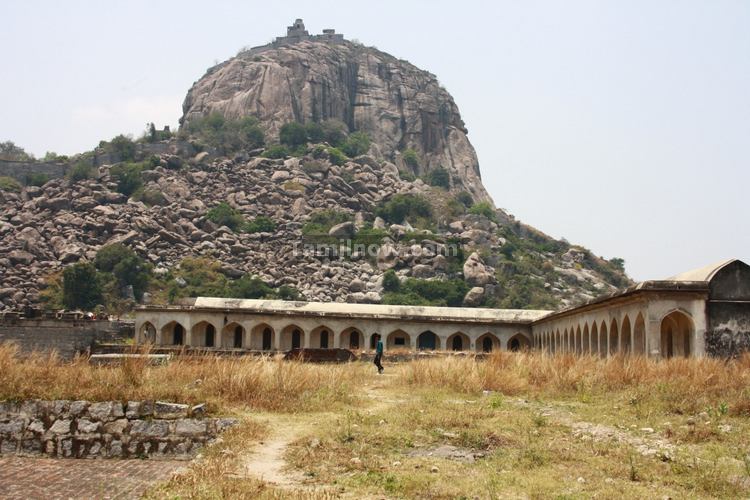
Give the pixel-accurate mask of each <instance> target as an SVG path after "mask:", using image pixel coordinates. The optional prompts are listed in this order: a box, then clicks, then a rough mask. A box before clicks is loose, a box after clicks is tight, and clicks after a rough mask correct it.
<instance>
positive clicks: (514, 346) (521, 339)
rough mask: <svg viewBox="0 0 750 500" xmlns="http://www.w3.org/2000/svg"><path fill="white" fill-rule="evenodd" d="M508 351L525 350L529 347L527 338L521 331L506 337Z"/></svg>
mask: <svg viewBox="0 0 750 500" xmlns="http://www.w3.org/2000/svg"><path fill="white" fill-rule="evenodd" d="M507 347H508V350H509V351H514V352H518V351H526V350H528V349H529V339H528V338H527V337H526V335H524V334H523V333H517V334H515V335H513V336H512V337H511V338H509V339H508V345H507Z"/></svg>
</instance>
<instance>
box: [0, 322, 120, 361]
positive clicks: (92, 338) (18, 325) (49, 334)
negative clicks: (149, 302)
mask: <svg viewBox="0 0 750 500" xmlns="http://www.w3.org/2000/svg"><path fill="white" fill-rule="evenodd" d="M132 337H133V324H132V323H129V322H123V321H103V320H83V319H52V318H39V319H36V318H32V319H25V318H16V317H14V316H13V315H8V314H6V315H4V316H3V317H2V319H0V343H4V342H13V343H14V344H16V345H18V347H19V348H20V350H21V352H23V353H31V352H33V351H38V352H51V351H57V353H58V354H59V355H60V357H62V358H64V359H71V358H73V357H74V356H75V355H76V354H77V353H85V352H87V351H89V350H90V349H91V348H92V347H94V345H95V344H96V343H107V342H118V341H119V342H121V341H123V340H125V339H128V338H132Z"/></svg>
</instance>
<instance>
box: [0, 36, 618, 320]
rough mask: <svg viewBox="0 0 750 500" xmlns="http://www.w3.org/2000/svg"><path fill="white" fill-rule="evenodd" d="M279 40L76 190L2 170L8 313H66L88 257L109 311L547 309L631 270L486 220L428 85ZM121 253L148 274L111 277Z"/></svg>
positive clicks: (504, 219) (452, 108)
mask: <svg viewBox="0 0 750 500" xmlns="http://www.w3.org/2000/svg"><path fill="white" fill-rule="evenodd" d="M290 28H291V27H290ZM287 42H288V40H285V41H284V42H283V43H275V44H272V45H270V46H266V47H261V48H256V49H251V50H248V51H243V52H241V53H240V54H239V55H238V56H237V57H235V58H232V59H230V60H229V61H227V62H225V63H222V64H220V65H218V66H216V67H214V68H211V69H210V70H209V71H208V73H207V74H206V75H205V76H204V77H203V78H202V79H201V80H200V81H198V82H197V83H196V84H195V85H193V87H192V88H191V90H190V92H189V93H188V96H187V98H186V100H185V106H184V112H185V114H184V116H183V120H182V123H183V126H182V130H181V131H180V133H179V134H178V135H177V136H174V135H173V134H170V133H169V132H167V131H164V132H163V133H162V132H161V131H158V132H157V131H156V130H154V129H152V130H151V131H150V133H148V134H146V135H144V137H143V138H141V139H140V140H139V141H137V143H134V142H132V141H129V140H128V139H127V138H123V137H118V138H115V139H114V140H112V141H110V142H103V143H102V145H101V147H100V148H98V150H97V151H95V152H92V153H87V154H84V155H81V156H79V157H76V158H73V159H71V160H70V161H69V163H68V167H67V171H68V173H67V176H66V177H65V178H57V179H49V180H48V179H47V178H44V179H39V177H38V176H36V177H35V176H33V175H32V176H30V177H29V179H34V182H31V183H29V184H28V185H20V184H19V183H17V182H16V181H14V180H12V179H9V178H4V179H3V178H1V177H0V203H2V206H3V211H2V213H0V281H1V282H2V288H0V301H1V305H0V307H1V308H4V309H14V308H20V307H24V306H29V305H37V304H39V303H40V301H41V300H42V299H44V300H45V301H46V303H47V306H48V307H61V306H62V304H63V303H65V299H64V297H63V295H62V294H63V287H62V285H61V273H62V270H63V269H66V268H68V267H70V266H74V265H76V264H81V263H83V262H93V261H97V269H98V271H97V272H99V273H100V274H102V273H104V274H106V273H110V275H111V274H112V273H114V274H116V275H117V276H118V280H119V281H118V280H116V281H117V283H118V284H117V285H116V286H114V288H112V287H110V289H109V290H110V291H109V296H107V297H105V296H102V297H98V298H96V300H98V301H100V302H102V303H105V302H106V303H105V304H104V305H110V304H111V302H112V296H113V295H117V296H119V297H121V298H123V299H127V298H128V297H130V298H131V299H134V298H135V299H139V300H140V299H142V300H145V301H148V300H151V301H159V302H162V301H170V300H175V299H176V298H179V297H180V296H187V295H196V294H206V295H209V294H211V295H224V296H245V297H259V296H281V297H290V298H300V299H304V300H319V301H347V302H370V303H378V302H388V303H411V304H447V305H462V304H463V305H467V306H486V307H513V308H552V307H557V306H565V305H570V304H573V303H576V302H579V301H581V300H586V299H590V298H593V297H594V296H596V295H600V294H602V293H608V292H611V291H614V290H616V289H617V287H622V286H625V285H627V284H629V283H630V281H629V280H628V278H627V276H625V274H624V271H623V269H622V265H621V262H619V261H613V262H609V261H606V260H603V259H601V258H598V257H596V256H594V255H593V254H592V253H591V252H590V251H588V250H586V249H585V248H583V247H579V246H574V245H570V244H569V243H567V242H565V241H557V240H554V239H552V238H550V237H548V236H546V235H545V234H544V233H542V232H540V231H538V230H536V229H534V228H531V227H529V226H526V225H524V224H521V223H520V222H518V221H516V220H515V219H514V218H513V217H511V216H509V215H508V214H506V213H504V212H503V211H501V210H497V209H495V208H494V205H493V204H492V203H491V199H490V198H489V195H488V194H487V193H486V191H485V189H484V187H483V186H482V184H481V181H480V178H479V167H478V162H477V159H476V155H475V153H474V150H473V148H472V146H471V144H470V143H469V141H468V139H467V136H466V129H465V128H464V125H463V122H462V121H461V118H460V115H459V113H458V109H457V108H456V105H455V103H454V102H453V100H452V98H451V97H450V95H448V93H447V92H446V91H445V90H444V89H442V88H441V87H440V86H439V84H438V82H437V80H436V79H435V77H434V76H433V75H431V74H429V73H427V72H424V71H421V70H419V69H417V68H415V67H414V66H412V65H411V64H409V63H407V62H405V61H401V60H397V59H395V58H393V57H391V56H389V55H387V54H384V53H382V52H380V51H377V50H375V49H371V48H365V47H362V46H360V45H358V44H353V43H350V42H347V41H345V40H340V39H337V40H336V41H335V43H333V42H331V41H330V40H317V39H315V38H314V37H307V36H302V37H297V38H296V39H293V40H292V42H293V43H287ZM248 117H250V118H248ZM289 124H295V126H294V127H292V126H290V125H289ZM285 130H286V132H287V135H286V136H285V135H284V134H285ZM331 131H333V132H335V133H333V134H331ZM291 132H301V133H302V134H303V135H302V140H301V141H300V140H296V142H295V140H292V139H290V138H289V137H290V135H289V133H291ZM292 135H293V134H292ZM355 138H356V139H357V140H356V141H355ZM363 141H364V142H363ZM279 142H282V143H284V144H278V143H279ZM352 142H354V146H352ZM287 146H288V147H287ZM355 146H356V147H355ZM345 152H346V153H345ZM29 169H30V173H31V174H33V169H34V167H33V164H30V166H29ZM441 171H442V172H443V173H445V172H446V171H447V174H448V175H447V177H440V176H439V175H435V174H436V173H439V172H441ZM34 184H36V185H34ZM115 244H119V245H124V247H127V248H129V249H131V250H132V251H133V252H134V256H133V259H134V260H131V261H128V262H131V264H132V262H136V263H137V265H135V268H137V269H139V270H141V271H142V272H143V273H147V274H148V279H147V280H145V281H143V280H141V278H138V277H136V275H135V274H133V273H129V272H125V271H123V269H125V268H122V269H120V271H118V270H117V268H116V266H115V264H117V263H116V262H111V263H110V264H107V265H108V266H109V267H107V268H106V269H105V268H103V267H102V264H101V261H105V260H106V259H97V255H98V254H99V255H100V257H101V253H102V249H103V248H109V249H111V248H114V247H113V245H115ZM128 251H130V250H128ZM118 255H124V254H118ZM122 258H123V259H125V258H126V256H124V257H122ZM196 259H197V260H196ZM105 267H106V266H105ZM125 267H127V266H125ZM131 267H132V266H131ZM128 269H130V268H128ZM105 271H106V272H105ZM139 272H140V271H139ZM118 273H119V274H118ZM97 279H98V278H97ZM123 280H124V281H123ZM128 280H131V281H130V282H129V281H128ZM136 281H138V282H139V283H141V284H140V285H137V284H136ZM134 289H135V293H134ZM113 290H114V291H113ZM144 291H146V293H145V294H143V295H142V292H144ZM105 295H106V294H105ZM92 300H93V299H92Z"/></svg>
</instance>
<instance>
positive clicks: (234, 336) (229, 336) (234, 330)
mask: <svg viewBox="0 0 750 500" xmlns="http://www.w3.org/2000/svg"><path fill="white" fill-rule="evenodd" d="M220 345H221V347H226V348H233V349H242V348H243V347H245V328H244V327H243V326H242V325H240V324H239V323H237V322H236V321H232V322H231V323H228V324H227V325H226V326H225V327H224V329H223V330H222V331H221V344H220Z"/></svg>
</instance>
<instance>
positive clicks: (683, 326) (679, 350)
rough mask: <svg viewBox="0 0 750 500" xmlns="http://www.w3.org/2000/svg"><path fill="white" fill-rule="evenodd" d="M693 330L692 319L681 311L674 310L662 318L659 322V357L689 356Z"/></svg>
mask: <svg viewBox="0 0 750 500" xmlns="http://www.w3.org/2000/svg"><path fill="white" fill-rule="evenodd" d="M694 329H695V326H694V325H693V319H692V318H691V317H690V315H689V314H687V313H685V312H683V311H681V310H674V311H672V312H670V313H669V314H667V315H666V316H664V318H662V320H661V356H662V357H663V358H672V357H680V356H682V357H688V356H690V354H691V352H692V337H693V331H694Z"/></svg>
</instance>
